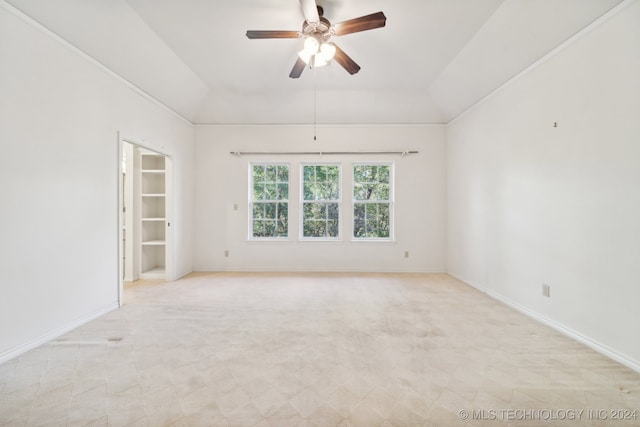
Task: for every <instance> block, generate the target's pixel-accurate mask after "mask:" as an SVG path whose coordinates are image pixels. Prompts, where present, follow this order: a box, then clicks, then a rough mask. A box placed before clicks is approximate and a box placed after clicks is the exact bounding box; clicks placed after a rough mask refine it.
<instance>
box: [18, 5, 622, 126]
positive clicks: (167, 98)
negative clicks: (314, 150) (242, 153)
mask: <svg viewBox="0 0 640 427" xmlns="http://www.w3.org/2000/svg"><path fill="white" fill-rule="evenodd" d="M620 1H621V0H385V1H382V0H317V2H318V4H320V5H321V6H323V7H324V10H325V17H326V18H328V19H329V20H330V21H331V22H333V23H337V22H341V21H344V20H347V19H351V18H355V17H358V16H362V15H367V14H369V13H373V12H378V11H383V12H384V13H385V15H386V16H387V25H386V27H385V28H380V29H376V30H371V31H365V32H361V33H356V34H350V35H346V36H343V37H338V38H336V39H335V42H336V43H337V44H338V45H339V46H340V47H341V48H342V49H343V50H344V51H346V53H347V54H349V55H350V56H351V57H352V58H353V59H354V60H355V61H356V62H357V63H358V64H359V65H360V66H361V67H362V69H361V71H360V72H359V73H358V74H355V75H353V76H351V75H349V74H348V73H347V72H346V71H345V70H344V69H342V68H341V67H340V66H339V65H337V64H332V65H331V66H329V67H323V68H318V69H316V70H308V69H307V70H305V71H304V73H303V74H302V77H301V78H300V79H297V80H296V79H290V78H289V77H288V75H289V71H290V70H291V68H292V67H293V64H294V62H295V60H296V53H297V51H298V50H300V49H301V48H302V41H301V40H299V39H280V40H249V39H247V38H246V37H245V32H246V30H249V29H251V30H299V29H301V26H302V22H303V16H302V12H301V11H300V4H299V2H298V0H234V1H220V0H217V1H216V0H7V2H8V3H10V4H12V5H13V6H14V7H16V8H17V9H19V10H20V11H22V12H24V13H25V14H27V15H29V16H30V17H31V18H33V19H34V20H36V21H38V22H39V23H41V24H42V25H44V26H45V27H47V28H49V29H50V30H51V31H53V32H55V33H57V34H58V35H60V36H61V37H62V38H64V39H66V40H67V41H68V42H70V43H71V44H73V45H75V46H76V47H78V48H79V49H81V50H82V51H84V52H85V53H87V54H88V55H89V56H91V57H93V58H95V59H96V60H97V61H99V62H101V63H102V64H104V65H105V66H106V67H108V68H110V69H111V70H113V71H114V72H116V73H118V74H119V75H121V76H122V77H124V78H125V79H127V80H129V81H130V82H132V83H134V84H135V85H137V86H138V87H140V88H141V89H142V90H144V91H145V92H147V93H148V94H150V95H151V96H153V97H154V98H156V99H158V100H159V101H161V102H162V103H164V104H166V105H167V106H168V107H170V108H171V109H173V110H175V111H176V112H178V113H179V114H181V115H182V116H183V117H185V118H187V119H188V120H190V121H191V122H193V123H221V124H228V123H234V124H245V123H247V124H254V123H286V124H288V123H310V122H312V121H313V120H314V88H316V90H315V92H316V96H315V103H316V106H317V107H316V111H317V121H318V123H360V124H364V123H447V122H448V121H450V120H451V119H452V118H454V117H456V116H457V115H458V114H460V113H461V112H463V111H464V110H465V109H467V108H468V107H470V106H471V105H473V104H474V103H475V102H477V101H478V100H480V99H481V98H483V97H484V96H486V95H487V94H488V93H490V92H491V91H492V90H494V89H495V88H497V87H499V86H500V85H501V84H503V83H504V82H506V81H507V80H509V79H510V78H511V77H513V76H514V75H516V74H517V73H518V72H520V71H522V70H523V69H525V68H526V67H527V66H529V65H530V64H532V63H534V62H535V61H537V60H538V59H540V58H541V57H542V56H544V55H545V54H546V53H548V52H549V51H551V50H553V49H554V48H556V47H557V46H558V45H560V44H562V43H563V42H564V41H566V40H567V39H568V38H570V37H571V36H572V35H574V34H575V33H576V32H578V31H580V30H581V29H583V28H584V27H586V26H587V25H589V24H590V23H591V22H593V21H594V20H596V19H597V18H598V17H600V16H601V15H603V14H604V13H606V12H607V11H608V10H610V9H611V8H612V7H614V6H615V5H616V4H618V3H620Z"/></svg>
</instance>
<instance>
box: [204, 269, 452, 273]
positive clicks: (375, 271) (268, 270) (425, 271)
mask: <svg viewBox="0 0 640 427" xmlns="http://www.w3.org/2000/svg"><path fill="white" fill-rule="evenodd" d="M193 272H194V273H381V274H385V273H388V274H446V270H445V269H438V268H436V269H433V270H430V269H426V270H389V269H380V270H378V269H371V268H362V269H353V268H348V269H347V268H345V269H335V268H331V269H326V268H325V269H322V268H318V269H314V268H300V269H287V270H283V269H281V268H274V269H266V268H256V269H252V268H198V269H195V270H193Z"/></svg>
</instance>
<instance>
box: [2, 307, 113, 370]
mask: <svg viewBox="0 0 640 427" xmlns="http://www.w3.org/2000/svg"><path fill="white" fill-rule="evenodd" d="M119 307H120V306H119V305H118V303H117V302H114V303H113V304H109V305H107V306H105V307H102V308H100V309H98V310H96V311H94V312H93V313H91V314H88V315H86V316H84V317H82V318H80V319H77V320H75V321H73V322H71V323H68V324H66V325H64V326H62V327H60V328H57V329H54V330H53V331H50V332H47V333H46V334H44V335H41V336H39V337H37V338H34V339H32V340H30V341H28V342H26V343H24V344H21V345H19V346H17V347H14V348H11V349H9V350H7V351H5V352H3V353H0V364H2V363H4V362H7V361H9V360H11V359H14V358H16V357H18V356H20V355H21V354H23V353H26V352H27V351H29V350H33V349H34V348H36V347H38V346H41V345H42V344H45V343H47V342H49V341H51V340H53V339H55V338H58V337H59V336H60V335H64V334H66V333H67V332H69V331H71V330H73V329H75V328H77V327H80V326H82V325H84V324H85V323H88V322H90V321H92V320H95V319H97V318H99V317H102V316H104V315H105V314H107V313H110V312H112V311H114V310H117V309H118V308H119Z"/></svg>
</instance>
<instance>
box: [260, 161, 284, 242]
mask: <svg viewBox="0 0 640 427" xmlns="http://www.w3.org/2000/svg"><path fill="white" fill-rule="evenodd" d="M250 195H251V200H250V204H251V210H250V212H251V220H250V224H251V232H250V236H251V237H252V238H286V237H288V235H289V232H288V230H289V165H282V164H253V165H251V191H250Z"/></svg>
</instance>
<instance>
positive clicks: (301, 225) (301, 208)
mask: <svg viewBox="0 0 640 427" xmlns="http://www.w3.org/2000/svg"><path fill="white" fill-rule="evenodd" d="M305 166H337V167H338V192H339V197H338V200H337V202H338V236H337V237H305V236H304V203H305V202H313V201H312V200H304V167H305ZM299 184H300V185H299V187H300V198H299V208H298V210H299V214H298V223H299V227H298V241H300V242H316V243H320V242H324V243H327V242H334V243H335V242H342V234H343V233H342V227H343V225H344V224H343V221H342V209H343V206H342V197H343V191H342V190H343V188H342V163H341V162H300V179H299ZM326 203H335V202H334V201H331V202H326Z"/></svg>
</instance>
